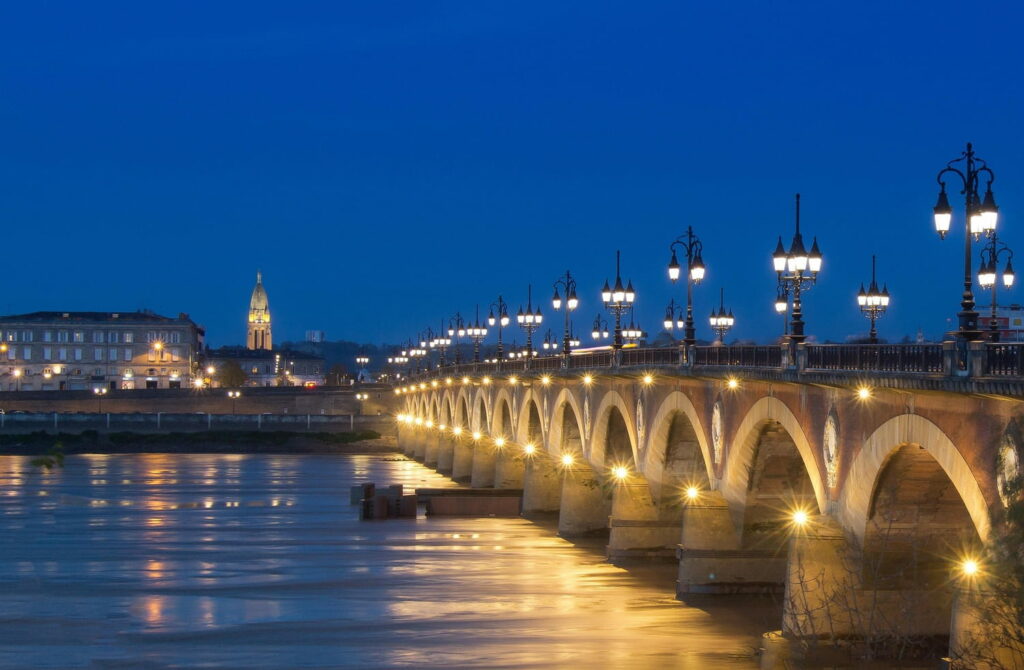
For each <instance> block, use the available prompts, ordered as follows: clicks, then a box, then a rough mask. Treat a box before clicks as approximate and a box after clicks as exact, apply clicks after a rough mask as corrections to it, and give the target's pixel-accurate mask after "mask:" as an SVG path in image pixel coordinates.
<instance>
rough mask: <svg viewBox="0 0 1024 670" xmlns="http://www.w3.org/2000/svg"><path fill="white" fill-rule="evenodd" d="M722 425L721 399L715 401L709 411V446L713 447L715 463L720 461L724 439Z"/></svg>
mask: <svg viewBox="0 0 1024 670" xmlns="http://www.w3.org/2000/svg"><path fill="white" fill-rule="evenodd" d="M724 432H725V431H724V429H723V427H722V399H721V398H719V399H718V400H716V401H715V407H714V409H713V410H712V411H711V447H712V449H713V454H714V459H715V465H718V464H719V463H721V462H722V442H723V440H724V439H725V435H724Z"/></svg>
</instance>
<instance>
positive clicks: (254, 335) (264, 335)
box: [246, 271, 273, 349]
mask: <svg viewBox="0 0 1024 670" xmlns="http://www.w3.org/2000/svg"><path fill="white" fill-rule="evenodd" d="M246 347H247V348H249V349H271V348H272V347H273V343H272V340H271V338H270V301H269V300H268V299H267V290H266V289H265V288H263V273H262V272H259V271H257V272H256V286H255V287H254V288H253V289H252V297H251V298H250V299H249V335H248V337H247V338H246Z"/></svg>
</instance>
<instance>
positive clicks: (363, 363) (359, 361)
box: [356, 355, 370, 368]
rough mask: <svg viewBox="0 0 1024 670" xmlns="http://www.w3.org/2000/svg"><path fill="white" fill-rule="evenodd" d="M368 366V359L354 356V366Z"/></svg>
mask: <svg viewBox="0 0 1024 670" xmlns="http://www.w3.org/2000/svg"><path fill="white" fill-rule="evenodd" d="M369 364H370V358H369V357H368V356H362V355H360V356H356V365H360V366H362V367H364V368H365V367H366V366H367V365H369Z"/></svg>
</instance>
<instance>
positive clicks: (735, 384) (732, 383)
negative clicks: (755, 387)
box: [725, 377, 740, 389]
mask: <svg viewBox="0 0 1024 670" xmlns="http://www.w3.org/2000/svg"><path fill="white" fill-rule="evenodd" d="M725 385H726V386H727V387H729V388H731V389H738V388H739V387H740V380H738V379H736V378H735V377H729V381H727V382H725Z"/></svg>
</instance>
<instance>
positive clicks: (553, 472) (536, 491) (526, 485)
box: [523, 453, 562, 515]
mask: <svg viewBox="0 0 1024 670" xmlns="http://www.w3.org/2000/svg"><path fill="white" fill-rule="evenodd" d="M561 504H562V473H561V471H560V470H559V468H558V466H556V465H555V462H554V461H553V460H551V458H550V457H548V456H547V455H546V454H542V453H537V454H534V455H533V456H530V457H528V458H526V459H525V461H524V462H523V514H524V515H529V514H531V513H543V512H557V511H558V508H559V507H560V506H561Z"/></svg>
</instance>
